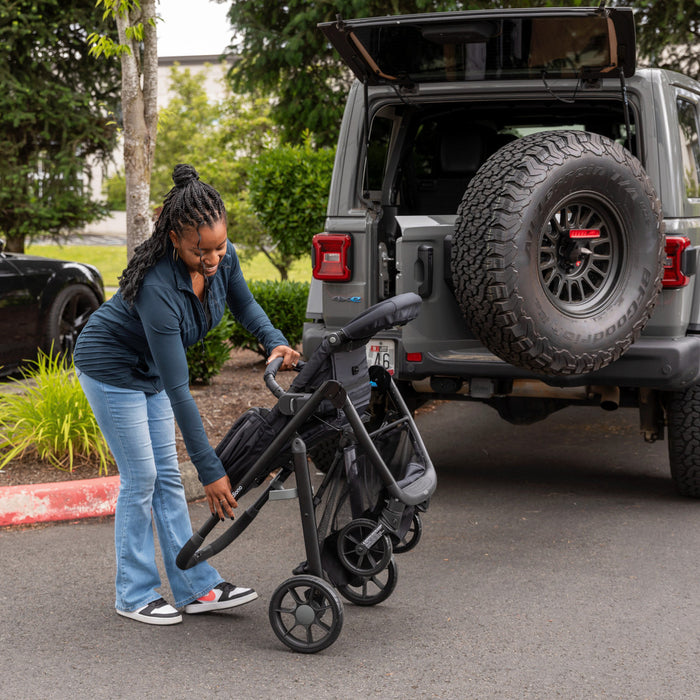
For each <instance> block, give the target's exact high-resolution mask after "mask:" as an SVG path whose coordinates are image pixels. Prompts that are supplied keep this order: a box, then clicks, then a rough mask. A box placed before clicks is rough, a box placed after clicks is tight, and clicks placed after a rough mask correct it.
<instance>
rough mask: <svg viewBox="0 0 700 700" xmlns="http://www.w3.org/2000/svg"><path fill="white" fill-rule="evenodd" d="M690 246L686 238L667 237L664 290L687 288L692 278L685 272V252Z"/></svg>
mask: <svg viewBox="0 0 700 700" xmlns="http://www.w3.org/2000/svg"><path fill="white" fill-rule="evenodd" d="M689 245H690V239H688V238H686V237H685V236H666V260H665V261H664V277H663V285H664V289H675V288H677V287H685V285H686V284H688V282H690V278H689V277H688V275H686V274H685V273H684V272H683V252H684V251H685V249H686V248H687V247H688V246H689Z"/></svg>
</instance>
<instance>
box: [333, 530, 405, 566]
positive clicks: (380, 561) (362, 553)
mask: <svg viewBox="0 0 700 700" xmlns="http://www.w3.org/2000/svg"><path fill="white" fill-rule="evenodd" d="M391 555H392V548H391V539H390V538H389V535H387V534H386V533H384V532H383V531H382V530H381V526H379V525H378V524H377V523H376V522H374V521H373V520H370V519H369V518H357V519H355V520H351V521H350V522H349V523H348V524H347V525H346V526H345V527H344V528H343V529H342V530H341V531H340V535H339V536H338V557H339V558H340V562H341V563H342V565H343V566H344V567H345V568H346V569H347V570H348V571H350V572H351V573H353V574H358V575H359V576H372V575H373V574H378V573H379V572H380V571H381V570H382V569H384V568H386V565H387V564H388V563H389V561H390V560H391Z"/></svg>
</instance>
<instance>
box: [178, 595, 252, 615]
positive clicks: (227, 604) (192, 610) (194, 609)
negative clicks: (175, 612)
mask: <svg viewBox="0 0 700 700" xmlns="http://www.w3.org/2000/svg"><path fill="white" fill-rule="evenodd" d="M257 597H258V594H257V593H256V592H255V591H251V592H250V593H246V595H242V596H239V597H238V598H234V599H233V600H226V601H224V602H222V603H190V604H189V605H185V607H184V608H183V612H186V613H187V614H188V615H196V614H198V613H205V612H215V611H217V610H230V609H231V608H236V607H238V606H239V605H245V604H246V603H250V602H251V601H253V600H255V599H256V598H257Z"/></svg>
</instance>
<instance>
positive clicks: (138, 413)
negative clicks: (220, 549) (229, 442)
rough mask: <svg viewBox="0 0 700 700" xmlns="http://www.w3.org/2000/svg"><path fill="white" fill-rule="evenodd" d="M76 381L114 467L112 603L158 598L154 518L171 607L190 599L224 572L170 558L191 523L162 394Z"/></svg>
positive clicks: (126, 607) (125, 605)
mask: <svg viewBox="0 0 700 700" xmlns="http://www.w3.org/2000/svg"><path fill="white" fill-rule="evenodd" d="M78 379H79V381H80V385H81V386H82V388H83V391H84V392H85V396H86V397H87V399H88V401H89V403H90V406H91V407H92V410H93V413H94V414H95V418H96V419H97V423H98V424H99V426H100V429H101V430H102V434H103V435H104V437H105V440H106V441H107V444H108V445H109V449H110V450H111V451H112V454H113V455H114V459H115V461H116V463H117V468H118V470H119V476H120V487H119V496H118V498H117V506H116V511H115V515H114V543H115V552H116V560H117V574H116V607H117V609H119V610H123V611H126V612H133V611H134V610H138V609H139V608H141V607H143V606H144V605H147V604H148V603H150V602H151V601H153V600H156V599H158V598H160V597H161V595H160V594H159V593H157V592H156V589H157V588H159V587H160V585H161V580H160V576H159V574H158V567H157V565H156V550H155V534H154V529H153V523H154V522H155V528H156V530H157V533H158V541H159V544H160V549H161V554H162V556H163V563H164V565H165V572H166V575H167V577H168V583H169V584H170V589H171V590H172V593H173V597H174V598H175V601H174V605H175V607H177V608H179V607H182V606H184V605H186V604H187V603H191V602H192V601H193V600H195V599H196V598H200V597H201V596H203V595H205V594H206V593H207V592H209V591H210V590H211V589H212V588H213V587H214V586H216V585H217V584H219V583H221V582H222V581H223V578H222V577H221V576H220V575H219V573H218V572H217V571H216V569H214V568H213V567H212V566H211V565H210V564H208V563H207V562H201V563H199V564H197V565H196V566H193V567H192V568H191V569H188V570H186V571H182V570H181V569H180V568H179V567H178V566H177V564H176V563H175V559H176V557H177V555H178V553H179V551H180V549H181V548H182V546H183V545H184V544H185V543H186V542H187V540H189V538H190V537H191V536H192V525H191V523H190V516H189V511H188V509H187V499H186V498H185V489H184V487H183V485H182V478H181V476H180V469H179V466H178V459H177V450H176V448H175V420H174V417H173V411H172V408H171V406H170V400H169V399H168V396H167V394H166V393H165V392H164V391H161V392H160V393H157V394H145V393H144V392H142V391H134V390H131V389H123V388H121V387H116V386H112V385H110V384H105V383H103V382H100V381H98V380H96V379H93V378H92V377H88V376H87V375H86V374H85V373H84V372H80V371H78Z"/></svg>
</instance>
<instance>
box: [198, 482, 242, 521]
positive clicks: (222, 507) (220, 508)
mask: <svg viewBox="0 0 700 700" xmlns="http://www.w3.org/2000/svg"><path fill="white" fill-rule="evenodd" d="M204 494H205V496H206V497H207V502H208V503H209V510H210V511H211V513H212V515H218V516H219V518H220V519H221V520H223V519H224V518H231V520H233V509H234V508H237V507H238V502H237V501H236V499H235V498H234V497H233V494H232V493H231V482H230V481H229V478H228V476H222V477H221V478H220V479H217V480H216V481H212V482H211V484H207V485H206V486H205V487H204Z"/></svg>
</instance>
